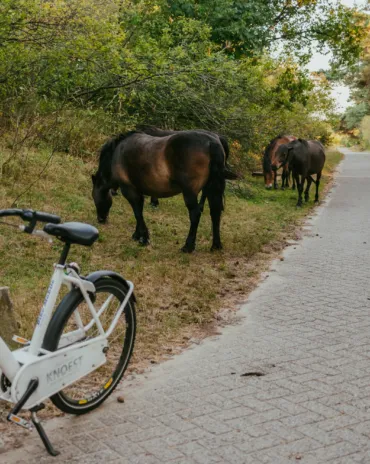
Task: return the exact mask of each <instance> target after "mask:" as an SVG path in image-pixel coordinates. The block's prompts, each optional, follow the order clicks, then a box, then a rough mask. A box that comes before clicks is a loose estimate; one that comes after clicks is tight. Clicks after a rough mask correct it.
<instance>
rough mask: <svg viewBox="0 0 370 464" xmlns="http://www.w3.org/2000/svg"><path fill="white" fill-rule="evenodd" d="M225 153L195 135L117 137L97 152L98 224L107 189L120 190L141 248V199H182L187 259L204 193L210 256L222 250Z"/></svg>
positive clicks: (145, 236)
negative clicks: (185, 210) (187, 225)
mask: <svg viewBox="0 0 370 464" xmlns="http://www.w3.org/2000/svg"><path fill="white" fill-rule="evenodd" d="M224 171H225V152H224V149H223V147H222V145H221V143H220V141H219V139H218V138H216V137H215V136H213V135H210V134H206V133H200V132H195V131H186V132H178V133H176V134H173V135H169V136H166V137H153V136H151V135H147V134H144V133H142V132H138V131H132V132H128V133H127V134H121V135H119V136H117V137H115V138H113V139H112V140H110V141H109V142H107V143H106V144H105V145H104V146H103V147H102V149H101V152H100V160H99V168H98V171H97V173H96V174H95V175H93V176H92V181H93V198H94V202H95V206H96V211H97V217H98V221H99V222H102V223H104V222H106V220H107V218H108V215H109V210H110V208H111V206H112V193H111V189H112V187H114V186H116V185H119V187H120V189H121V192H122V194H123V196H124V197H125V198H126V199H127V200H128V201H129V203H130V205H131V207H132V209H133V212H134V215H135V218H136V230H135V232H134V234H133V239H134V240H138V241H139V243H141V244H143V245H146V244H148V243H149V231H148V228H147V226H146V224H145V221H144V217H143V205H144V195H146V196H152V197H155V198H166V197H172V196H175V195H178V194H180V193H182V195H183V197H184V201H185V204H186V206H187V208H188V211H189V217H190V230H189V234H188V237H187V239H186V243H185V245H184V247H183V248H182V251H184V252H187V253H191V252H192V251H193V250H194V249H195V240H196V234H197V229H198V224H199V221H200V216H201V210H200V206H199V203H198V195H199V192H200V191H202V190H203V191H204V193H205V195H206V197H207V199H208V203H209V207H210V213H211V218H212V231H213V242H212V248H211V249H212V250H216V249H221V248H222V245H221V238H220V220H221V213H222V210H223V197H224V192H225V172H224Z"/></svg>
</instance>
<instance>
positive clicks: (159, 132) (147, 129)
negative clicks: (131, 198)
mask: <svg viewBox="0 0 370 464" xmlns="http://www.w3.org/2000/svg"><path fill="white" fill-rule="evenodd" d="M136 130H139V131H141V132H144V133H145V134H148V135H152V136H154V137H166V136H167V135H173V134H177V133H179V132H180V131H174V130H164V129H159V128H158V127H154V126H147V125H139V126H137V127H136ZM194 131H195V132H200V133H202V134H208V135H211V136H212V137H216V138H218V139H219V141H220V143H221V145H222V146H223V148H224V152H225V160H226V162H225V179H228V180H235V179H237V178H238V175H237V174H235V173H234V172H233V171H232V170H231V169H230V167H229V166H228V164H227V160H228V158H229V155H230V148H229V143H228V141H227V138H226V137H224V136H223V135H219V134H217V133H215V132H210V131H207V130H203V129H194ZM181 132H187V131H181ZM206 199H207V198H206V195H205V192H204V191H203V192H202V196H201V198H200V202H199V206H200V209H201V211H202V212H203V209H204V204H205V202H206ZM150 205H151V206H153V207H154V208H156V207H158V206H159V201H158V199H157V198H154V197H151V199H150Z"/></svg>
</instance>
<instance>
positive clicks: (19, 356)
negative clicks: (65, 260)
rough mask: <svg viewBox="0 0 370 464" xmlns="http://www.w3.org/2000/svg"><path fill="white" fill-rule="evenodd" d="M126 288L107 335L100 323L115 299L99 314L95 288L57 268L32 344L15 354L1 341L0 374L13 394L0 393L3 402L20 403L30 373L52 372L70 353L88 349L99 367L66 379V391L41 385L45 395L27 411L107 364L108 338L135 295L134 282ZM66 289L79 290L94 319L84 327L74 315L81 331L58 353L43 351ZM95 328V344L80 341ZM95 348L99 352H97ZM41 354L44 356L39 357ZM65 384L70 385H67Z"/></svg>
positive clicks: (63, 341) (65, 339) (65, 337)
mask: <svg viewBox="0 0 370 464" xmlns="http://www.w3.org/2000/svg"><path fill="white" fill-rule="evenodd" d="M127 284H128V286H129V288H128V292H127V295H126V297H125V299H124V301H123V302H122V303H121V305H120V306H119V308H118V309H117V312H116V314H115V316H114V318H113V320H112V322H111V324H110V326H109V328H108V329H107V330H106V331H104V329H103V326H102V324H101V322H100V316H101V315H102V314H103V313H104V311H105V310H106V308H107V307H108V305H109V303H110V301H111V299H112V296H110V297H108V298H107V300H106V301H105V303H104V304H103V305H102V306H101V308H99V309H98V310H96V308H95V307H94V304H93V302H92V301H91V298H90V295H89V294H94V293H95V286H94V284H93V283H92V282H90V281H88V280H85V279H82V278H81V277H80V276H79V275H78V274H77V273H76V272H75V270H74V269H72V268H71V267H68V265H67V266H66V265H61V264H55V265H54V273H53V276H52V278H51V281H50V284H49V287H48V290H47V293H46V296H45V300H44V303H43V306H42V308H41V310H40V313H39V316H38V318H37V323H36V327H35V330H34V333H33V336H32V339H31V341H30V343H29V344H27V345H26V346H24V347H23V348H21V349H18V350H15V351H13V352H12V351H10V349H9V348H8V347H7V345H6V344H5V342H4V341H3V340H2V339H1V337H0V371H1V372H3V373H4V375H5V376H6V377H7V378H8V379H9V380H10V382H11V383H12V388H11V392H10V391H9V389H8V390H7V391H6V392H5V393H2V392H1V391H0V399H4V400H6V401H10V402H16V401H18V400H19V396H21V395H22V394H23V391H22V390H23V388H24V387H25V386H26V385H27V383H28V380H27V379H28V377H29V375H31V374H32V373H31V374H29V373H28V371H29V370H33V372H35V373H36V374H37V372H38V369H41V368H43V369H44V370H47V368H49V369H50V365H55V363H57V362H58V360H59V359H61V358H62V357H63V356H64V358H66V357H67V356H68V355H69V353H71V354H73V353H74V352H76V350H77V349H79V348H80V349H81V350H84V349H85V352H86V350H87V349H91V350H95V351H96V353H97V354H96V363H95V364H94V360H92V361H91V363H90V365H89V366H85V369H83V366H82V368H81V375H80V372H76V373H75V374H74V376H73V377H71V378H70V379H69V380H70V381H69V380H68V379H65V380H64V379H63V387H62V384H61V385H60V388H59V387H58V384H57V383H56V384H55V386H54V387H53V388H51V387H48V388H45V387H44V388H41V387H42V385H40V388H39V390H42V391H39V392H35V393H34V394H33V395H32V397H31V398H30V401H29V402H28V403H27V404H26V405H25V406H26V407H31V406H32V405H33V404H38V402H39V401H42V400H44V399H46V398H47V397H49V396H51V395H52V394H54V393H57V391H59V390H60V389H61V388H64V386H65V385H67V384H71V383H74V382H75V381H76V380H78V379H79V378H82V377H83V376H84V375H87V373H88V371H89V372H91V370H94V369H96V368H97V367H99V365H102V364H104V363H105V355H104V353H103V354H102V353H101V351H102V350H101V347H103V348H104V347H105V346H107V338H108V337H109V336H110V334H111V333H112V331H113V330H114V328H115V326H116V325H117V323H118V320H119V318H120V316H121V315H122V312H123V310H124V308H125V307H126V305H127V303H128V301H129V299H130V297H131V295H132V292H133V287H134V286H133V284H132V282H129V281H127ZM63 285H67V286H68V287H69V288H70V289H72V288H73V287H77V288H79V290H80V291H81V293H82V296H83V298H84V300H85V302H86V304H87V306H88V308H89V310H90V313H91V317H92V319H91V320H90V322H89V323H88V324H87V325H84V324H83V322H82V319H81V317H80V315H79V313H78V311H75V313H74V315H75V321H76V325H77V327H78V329H77V330H74V331H72V332H69V333H66V334H63V335H62V338H61V340H60V344H59V347H58V351H56V352H53V353H52V352H48V351H46V350H44V349H43V348H42V343H43V340H44V337H45V333H46V330H47V327H48V325H49V322H50V320H51V317H52V314H53V310H54V307H55V304H56V301H57V298H58V295H59V293H60V290H61V287H62V286H63ZM94 324H95V325H96V327H97V329H98V332H99V335H98V336H97V337H94V338H93V339H92V340H88V341H86V340H85V341H82V342H81V340H84V338H85V337H86V333H87V331H88V330H89V329H91V327H92V326H93V325H94ZM94 346H95V347H100V348H94ZM81 350H80V351H81ZM103 351H104V350H103ZM81 352H82V351H81ZM41 354H42V355H43V356H41V357H40V355H41ZM87 358H88V357H87ZM48 360H49V363H48ZM70 362H71V361H70ZM97 364H99V365H97ZM30 365H32V366H30ZM28 368H31V369H28ZM41 371H42V369H41ZM76 375H77V378H76ZM65 382H67V384H66V383H65ZM31 400H32V401H31Z"/></svg>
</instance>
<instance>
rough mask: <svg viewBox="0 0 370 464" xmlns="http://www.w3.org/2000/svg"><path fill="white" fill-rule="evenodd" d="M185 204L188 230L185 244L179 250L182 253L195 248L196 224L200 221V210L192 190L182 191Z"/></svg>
mask: <svg viewBox="0 0 370 464" xmlns="http://www.w3.org/2000/svg"><path fill="white" fill-rule="evenodd" d="M183 195H184V201H185V205H186V207H187V208H188V211H189V219H190V230H189V234H188V237H187V239H186V242H185V245H184V246H183V247H182V249H181V251H183V252H184V253H191V252H192V251H194V250H195V240H196V237H197V231H198V225H199V221H200V216H201V214H202V213H201V211H200V206H199V204H198V197H197V195H195V194H194V193H193V192H186V193H185V192H184V193H183Z"/></svg>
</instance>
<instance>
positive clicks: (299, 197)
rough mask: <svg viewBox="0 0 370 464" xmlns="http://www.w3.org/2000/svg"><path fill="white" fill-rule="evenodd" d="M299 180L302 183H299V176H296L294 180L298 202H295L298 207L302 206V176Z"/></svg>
mask: <svg viewBox="0 0 370 464" xmlns="http://www.w3.org/2000/svg"><path fill="white" fill-rule="evenodd" d="M301 178H302V182H300V181H299V174H296V176H295V180H296V183H297V189H298V202H297V206H298V207H300V206H302V193H303V182H304V176H301Z"/></svg>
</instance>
